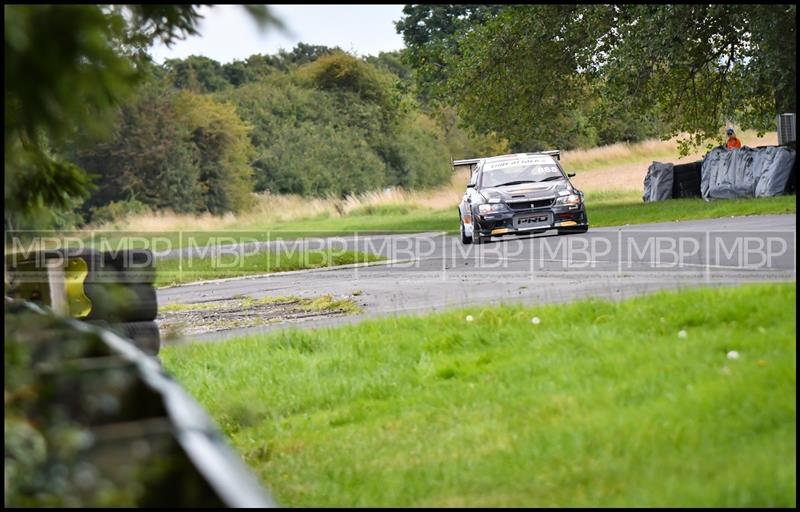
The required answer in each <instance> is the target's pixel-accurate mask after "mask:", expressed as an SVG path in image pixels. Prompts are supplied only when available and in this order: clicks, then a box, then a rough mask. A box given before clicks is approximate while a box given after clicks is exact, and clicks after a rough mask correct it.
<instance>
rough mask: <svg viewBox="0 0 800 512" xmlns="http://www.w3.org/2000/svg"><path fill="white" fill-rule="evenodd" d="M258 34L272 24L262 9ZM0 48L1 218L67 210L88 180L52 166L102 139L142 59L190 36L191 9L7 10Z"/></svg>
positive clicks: (143, 65)
mask: <svg viewBox="0 0 800 512" xmlns="http://www.w3.org/2000/svg"><path fill="white" fill-rule="evenodd" d="M247 10H248V11H249V12H250V13H251V14H252V15H253V16H254V17H255V18H256V20H257V21H258V22H259V23H260V24H261V26H262V27H264V26H267V25H276V24H279V23H277V22H276V20H275V19H274V18H272V16H271V15H270V13H269V10H268V9H267V8H265V7H263V6H248V7H247ZM3 12H4V18H5V19H4V38H5V59H4V70H5V77H6V78H5V129H4V151H5V161H4V163H5V173H4V175H5V178H4V181H5V199H6V209H5V212H6V214H5V217H6V218H10V217H14V216H17V217H19V218H22V217H25V216H26V213H27V212H29V211H31V210H33V209H41V208H43V207H52V208H55V209H64V208H69V207H70V206H71V203H72V202H73V201H75V200H77V199H80V198H82V197H84V196H85V195H86V193H87V192H88V190H89V188H90V186H89V179H88V178H87V177H86V175H85V173H83V172H82V171H81V170H80V169H78V168H77V167H75V166H74V165H71V164H70V163H67V162H66V161H64V160H63V159H61V158H59V155H58V151H56V150H51V149H49V148H57V149H59V148H61V147H62V146H64V145H68V144H69V143H71V142H72V138H73V137H75V136H76V132H78V131H80V132H82V134H84V135H90V136H97V135H98V134H102V133H104V132H105V131H107V128H108V122H109V121H110V119H111V118H112V117H113V114H114V109H113V108H112V107H114V106H116V105H118V104H119V103H120V102H121V101H123V100H124V99H125V98H126V97H128V95H129V94H130V93H131V92H132V90H133V89H134V87H135V86H136V85H137V83H138V82H139V81H140V80H141V78H142V77H143V76H144V75H145V74H146V70H147V69H149V68H150V66H149V65H148V60H147V59H148V58H147V54H146V53H145V51H146V49H147V48H148V47H149V46H150V44H151V43H152V42H153V41H154V40H156V39H158V40H161V41H162V42H163V43H165V44H167V45H170V44H171V43H172V42H174V41H175V40H176V39H179V38H181V37H183V36H184V35H186V34H193V33H195V25H196V24H197V22H198V20H199V17H200V16H199V13H198V10H197V6H196V5H112V6H93V5H9V6H5V7H4V11H3Z"/></svg>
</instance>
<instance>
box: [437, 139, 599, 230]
mask: <svg viewBox="0 0 800 512" xmlns="http://www.w3.org/2000/svg"><path fill="white" fill-rule="evenodd" d="M558 158H559V152H558V151H545V152H541V153H517V154H513V155H501V156H493V157H489V158H476V159H470V160H456V161H454V162H453V166H454V167H455V168H456V169H457V168H459V167H469V168H470V170H471V175H470V180H469V184H467V191H466V192H465V193H464V198H463V199H462V200H461V204H459V205H458V213H459V222H460V224H461V242H462V243H465V244H471V243H472V242H473V241H475V243H476V244H480V243H485V242H488V241H489V240H490V239H491V237H493V236H503V235H512V234H513V235H522V234H530V233H541V232H544V231H547V230H550V229H557V230H558V233H559V234H568V233H585V232H586V231H588V230H589V219H588V217H587V216H586V208H585V207H584V204H583V192H581V191H580V190H578V189H576V188H575V187H573V186H572V183H570V181H569V178H570V177H571V176H574V174H567V173H565V172H564V169H562V168H561V165H560V164H559V163H558Z"/></svg>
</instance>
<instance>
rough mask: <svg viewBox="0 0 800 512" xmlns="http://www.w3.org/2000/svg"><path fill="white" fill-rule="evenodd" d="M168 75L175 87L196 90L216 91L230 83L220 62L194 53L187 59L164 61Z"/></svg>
mask: <svg viewBox="0 0 800 512" xmlns="http://www.w3.org/2000/svg"><path fill="white" fill-rule="evenodd" d="M164 68H165V69H166V72H167V77H168V80H169V81H170V83H171V84H172V86H173V87H176V88H178V89H188V90H190V91H194V92H201V93H205V92H215V91H221V90H222V89H224V88H226V87H228V86H229V85H230V83H229V81H228V80H227V77H226V74H225V72H224V71H223V68H222V66H221V65H220V63H219V62H217V61H215V60H214V59H209V58H208V57H203V56H199V55H192V56H190V57H187V58H186V59H168V60H166V61H165V62H164Z"/></svg>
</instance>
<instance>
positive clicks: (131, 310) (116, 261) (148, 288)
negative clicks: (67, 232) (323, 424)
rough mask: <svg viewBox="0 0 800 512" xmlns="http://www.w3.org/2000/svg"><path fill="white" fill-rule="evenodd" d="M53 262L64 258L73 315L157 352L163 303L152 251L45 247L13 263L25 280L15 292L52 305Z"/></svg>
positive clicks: (69, 301) (67, 288)
mask: <svg viewBox="0 0 800 512" xmlns="http://www.w3.org/2000/svg"><path fill="white" fill-rule="evenodd" d="M54 262H63V268H64V270H65V280H66V282H67V286H66V293H67V300H68V303H69V315H70V316H73V317H75V318H77V319H79V320H84V321H86V322H89V323H92V324H95V325H99V326H102V327H107V328H110V329H113V330H115V331H116V332H117V333H119V334H120V335H122V336H125V337H127V338H130V339H131V340H132V341H133V342H134V344H135V345H136V346H137V347H138V348H139V349H141V350H142V351H143V352H145V353H147V354H150V355H156V354H158V351H159V348H160V346H161V339H160V335H159V332H158V326H157V325H156V323H155V319H156V316H157V314H158V304H157V301H156V290H155V287H154V286H153V282H154V281H155V268H154V265H153V254H152V252H151V251H149V250H141V249H131V250H120V251H116V252H100V251H96V250H93V249H84V248H81V249H58V250H50V251H43V252H42V253H39V254H35V255H33V257H31V258H27V259H25V260H23V261H19V262H15V264H14V265H12V266H11V269H10V271H11V273H15V274H16V275H17V277H18V279H17V280H18V281H19V282H20V285H19V286H18V287H17V290H16V293H15V295H17V296H18V297H19V298H22V299H24V300H30V301H33V302H40V303H44V304H48V305H50V304H51V303H52V301H51V298H50V291H49V285H48V274H47V267H48V266H52V264H53V263H54Z"/></svg>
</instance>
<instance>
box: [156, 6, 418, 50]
mask: <svg viewBox="0 0 800 512" xmlns="http://www.w3.org/2000/svg"><path fill="white" fill-rule="evenodd" d="M269 8H270V10H271V12H272V14H273V15H274V16H276V17H277V18H279V19H280V20H281V21H283V23H284V25H285V27H286V31H284V32H282V31H280V30H278V29H276V28H274V27H269V28H267V29H266V31H265V32H263V33H262V32H260V30H259V29H258V26H257V25H256V23H255V21H254V20H253V19H252V18H251V17H250V15H249V14H248V13H247V11H246V10H245V9H244V8H243V7H242V6H239V5H217V6H213V7H201V8H200V13H201V14H202V15H203V17H204V18H203V19H202V20H200V23H199V25H198V32H199V34H198V35H195V36H189V37H187V38H186V39H185V40H183V41H178V42H177V43H175V44H173V45H172V47H171V48H167V47H166V46H164V45H162V44H161V43H156V44H155V45H154V46H152V47H151V49H150V54H151V55H152V56H153V58H154V60H155V61H156V62H158V63H163V62H164V59H173V58H185V57H188V56H189V55H204V56H206V57H209V58H212V59H214V60H216V61H218V62H220V63H223V64H224V63H228V62H231V61H233V60H244V59H246V58H247V57H249V56H250V55H253V54H255V53H263V54H273V53H277V51H278V50H279V49H280V48H284V49H286V50H291V49H292V48H294V46H295V45H296V44H297V43H298V42H301V41H302V42H303V43H307V44H318V45H325V46H339V47H340V48H342V49H343V50H345V51H347V52H350V53H353V54H355V55H359V56H364V55H377V54H378V53H380V52H382V51H384V52H385V51H392V50H399V49H401V48H403V38H402V37H401V36H400V35H399V34H398V33H397V32H396V30H395V28H394V22H395V21H397V20H399V19H400V18H401V16H402V10H403V4H396V5H329V4H328V5H270V6H269Z"/></svg>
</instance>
